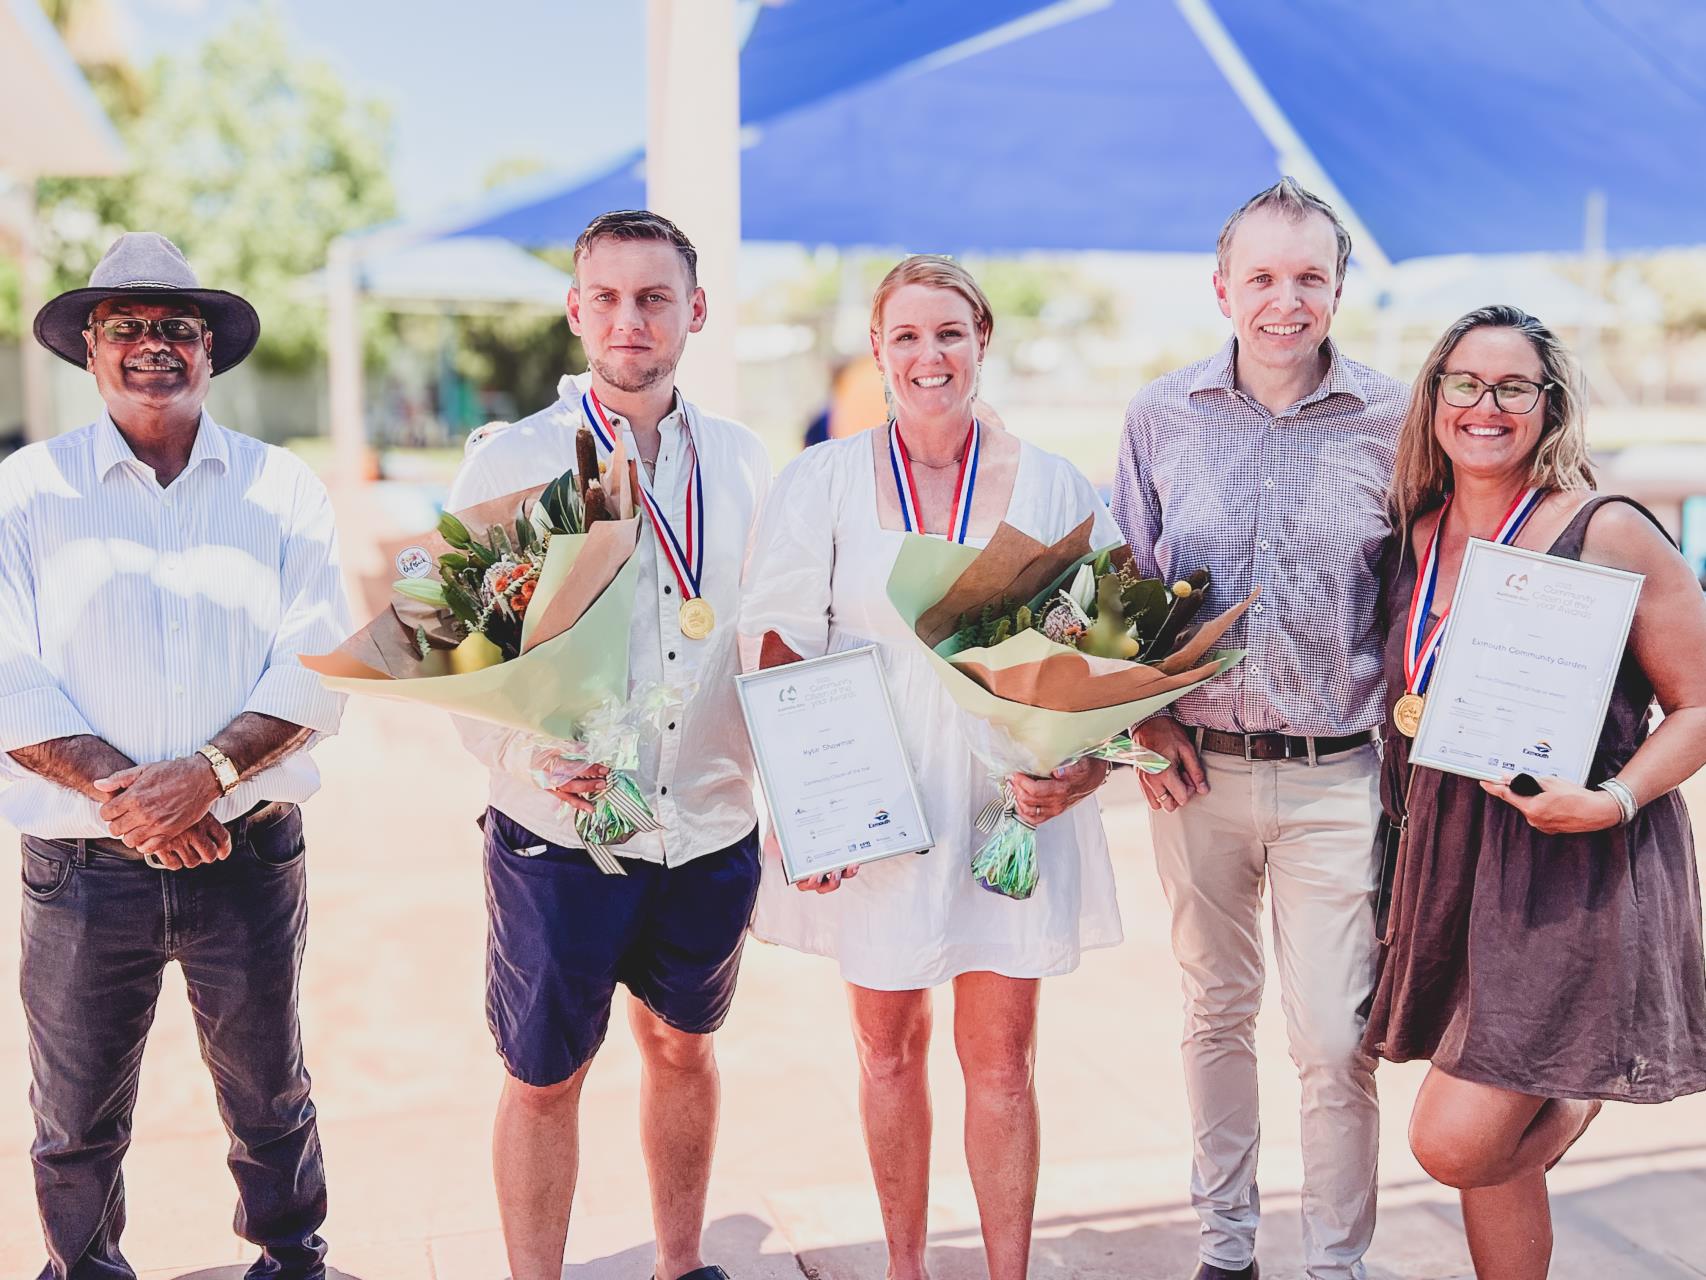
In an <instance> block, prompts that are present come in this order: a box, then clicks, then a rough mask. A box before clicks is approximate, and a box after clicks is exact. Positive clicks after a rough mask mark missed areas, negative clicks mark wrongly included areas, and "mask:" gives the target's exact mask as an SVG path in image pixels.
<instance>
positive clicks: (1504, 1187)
mask: <svg viewBox="0 0 1706 1280" xmlns="http://www.w3.org/2000/svg"><path fill="white" fill-rule="evenodd" d="M1598 1109H1599V1104H1598V1103H1595V1102H1579V1101H1574V1100H1571V1099H1563V1098H1537V1097H1534V1096H1532V1095H1530V1094H1524V1093H1515V1092H1512V1091H1511V1090H1509V1089H1499V1088H1496V1087H1494V1086H1492V1085H1485V1084H1477V1083H1475V1082H1474V1081H1471V1080H1460V1079H1458V1078H1457V1077H1455V1076H1452V1075H1448V1074H1447V1073H1446V1072H1444V1071H1441V1070H1440V1069H1439V1068H1438V1067H1435V1068H1433V1069H1432V1070H1431V1071H1429V1072H1428V1075H1427V1078H1426V1079H1425V1080H1424V1081H1423V1082H1422V1088H1421V1091H1420V1092H1419V1093H1418V1094H1417V1095H1416V1109H1415V1111H1414V1112H1413V1113H1412V1114H1411V1117H1410V1149H1411V1150H1412V1151H1414V1152H1415V1154H1416V1159H1417V1160H1419V1161H1420V1162H1421V1164H1422V1167H1423V1168H1424V1169H1426V1170H1427V1171H1428V1174H1429V1175H1430V1176H1431V1177H1433V1178H1434V1179H1435V1180H1437V1181H1439V1182H1442V1183H1444V1184H1446V1185H1447V1186H1451V1187H1456V1188H1457V1189H1458V1191H1459V1192H1460V1193H1461V1198H1462V1202H1463V1230H1464V1234H1465V1235H1466V1236H1467V1237H1468V1240H1469V1255H1470V1257H1471V1258H1473V1259H1474V1262H1475V1274H1476V1276H1477V1277H1479V1280H1544V1277H1545V1275H1546V1273H1547V1271H1548V1269H1549V1268H1550V1266H1551V1263H1552V1210H1551V1205H1550V1203H1549V1201H1548V1198H1547V1194H1546V1169H1547V1167H1548V1166H1549V1165H1551V1164H1552V1163H1554V1162H1555V1161H1556V1160H1557V1159H1558V1157H1559V1156H1561V1155H1562V1154H1563V1153H1564V1151H1565V1150H1566V1149H1567V1148H1568V1147H1569V1145H1570V1144H1571V1143H1573V1142H1574V1141H1575V1140H1576V1139H1577V1138H1578V1137H1580V1136H1581V1133H1582V1130H1583V1128H1584V1127H1585V1126H1586V1125H1587V1123H1588V1121H1589V1120H1591V1119H1592V1118H1593V1115H1594V1114H1595V1113H1596V1112H1597V1111H1598Z"/></svg>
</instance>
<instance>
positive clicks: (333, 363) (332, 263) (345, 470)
mask: <svg viewBox="0 0 1706 1280" xmlns="http://www.w3.org/2000/svg"><path fill="white" fill-rule="evenodd" d="M356 270H357V264H356V254H355V249H354V247H353V246H352V245H351V244H350V243H349V242H348V241H347V240H343V239H338V240H334V241H332V244H331V246H330V248H329V249H328V250H327V254H326V393H327V400H328V409H329V420H330V432H331V437H332V459H333V461H332V474H333V476H334V477H335V478H336V481H337V483H338V484H340V485H351V486H353V485H355V484H357V483H359V482H360V481H362V480H365V479H366V478H367V474H368V461H367V458H368V445H367V418H366V414H365V411H364V406H363V404H362V383H363V378H362V347H361V293H360V289H359V282H358V280H357V278H356Z"/></svg>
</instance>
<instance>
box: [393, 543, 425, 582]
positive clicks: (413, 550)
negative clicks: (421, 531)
mask: <svg viewBox="0 0 1706 1280" xmlns="http://www.w3.org/2000/svg"><path fill="white" fill-rule="evenodd" d="M397 572H398V573H399V574H401V575H402V576H403V577H405V578H424V577H426V576H427V575H428V574H430V573H431V572H432V557H431V556H430V555H428V554H427V549H426V548H425V547H404V548H403V549H402V550H401V551H399V552H398V553H397Z"/></svg>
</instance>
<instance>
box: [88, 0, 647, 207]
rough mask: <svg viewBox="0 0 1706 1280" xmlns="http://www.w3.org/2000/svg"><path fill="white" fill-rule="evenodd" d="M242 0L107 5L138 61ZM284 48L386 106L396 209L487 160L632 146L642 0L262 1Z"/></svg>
mask: <svg viewBox="0 0 1706 1280" xmlns="http://www.w3.org/2000/svg"><path fill="white" fill-rule="evenodd" d="M255 2H256V0H119V4H120V5H122V7H123V11H124V12H125V14H126V17H127V19H128V20H129V21H130V22H132V23H133V24H134V31H133V32H132V35H133V36H134V41H135V44H134V47H135V48H136V50H137V55H138V58H139V60H147V59H149V58H151V57H152V56H153V55H155V54H157V53H164V52H171V51H173V50H175V49H182V48H184V47H185V46H186V45H192V46H193V45H194V44H196V43H199V42H200V40H202V39H203V38H205V37H206V36H207V34H208V33H210V32H211V31H213V30H215V29H217V28H218V27H219V26H220V25H222V24H223V23H224V22H225V21H226V20H227V19H228V18H229V16H230V15H231V14H232V13H233V12H235V11H237V10H238V9H240V8H243V7H245V6H247V5H250V4H253V3H255ZM274 7H275V8H276V9H277V10H278V11H279V12H280V13H281V14H282V15H283V17H284V19H285V22H286V24H287V26H288V27H289V29H290V31H291V34H292V36H293V38H294V40H295V43H296V46H297V47H298V49H300V50H302V51H304V52H308V53H312V54H314V55H316V56H318V57H320V58H323V59H324V60H325V61H327V62H329V63H330V64H331V65H332V66H334V67H335V68H337V70H338V71H339V73H340V74H341V75H342V77H343V79H344V82H345V84H346V85H348V86H349V88H350V89H352V90H353V91H355V92H356V93H358V94H362V95H364V96H371V97H377V98H380V99H382V100H384V101H385V102H387V103H389V104H390V106H391V110H392V118H393V124H394V128H395V150H394V157H395V158H394V162H393V165H392V178H393V180H394V181H395V182H396V185H397V197H398V201H399V204H400V206H401V210H402V212H403V213H404V214H406V215H409V216H419V215H423V214H428V213H431V212H433V211H435V210H437V209H441V208H444V207H446V206H451V205H456V204H459V203H461V202H463V201H465V200H468V199H470V198H471V197H473V196H475V195H477V194H478V192H479V190H480V183H481V179H482V178H483V176H484V175H485V173H486V172H487V170H489V169H490V168H491V167H492V166H493V165H494V164H496V163H497V162H499V161H501V160H507V159H511V158H515V157H525V158H531V159H536V160H539V161H542V162H544V163H545V164H546V165H547V166H548V167H550V168H552V169H555V170H564V171H572V170H577V169H580V168H581V167H583V166H588V165H591V164H594V163H595V162H597V161H600V160H604V159H613V158H615V157H617V156H620V155H622V154H623V153H624V152H627V151H629V150H631V149H632V148H634V147H636V146H638V145H640V144H642V143H643V142H644V140H645V129H646V121H645V114H646V95H645V83H644V75H645V70H644V68H645V16H646V5H645V0H472V2H471V3H466V2H465V3H454V2H452V0H274Z"/></svg>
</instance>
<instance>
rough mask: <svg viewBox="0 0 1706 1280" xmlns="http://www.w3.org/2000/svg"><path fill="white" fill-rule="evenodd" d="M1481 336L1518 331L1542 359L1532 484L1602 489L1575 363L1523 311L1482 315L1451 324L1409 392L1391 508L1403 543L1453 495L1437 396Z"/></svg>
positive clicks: (1501, 309) (1498, 309)
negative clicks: (1462, 351)
mask: <svg viewBox="0 0 1706 1280" xmlns="http://www.w3.org/2000/svg"><path fill="white" fill-rule="evenodd" d="M1476 329H1514V330H1516V332H1518V333H1520V334H1521V335H1522V336H1523V337H1525V338H1527V339H1528V342H1529V345H1530V346H1532V347H1533V348H1534V353H1535V355H1537V356H1539V357H1540V369H1541V375H1540V380H1541V381H1542V382H1543V383H1547V384H1549V385H1548V387H1547V389H1546V390H1545V391H1543V392H1541V395H1542V396H1543V397H1544V399H1543V400H1542V403H1543V404H1544V405H1545V406H1546V411H1545V415H1544V417H1543V419H1542V421H1541V426H1540V443H1539V444H1538V445H1537V446H1536V447H1535V450H1534V457H1533V458H1532V459H1530V461H1529V470H1528V475H1529V483H1530V484H1532V485H1537V486H1539V487H1540V488H1542V489H1595V488H1598V485H1597V484H1596V483H1595V481H1594V474H1593V464H1592V462H1591V461H1590V460H1589V455H1588V441H1587V423H1586V417H1585V412H1584V411H1585V409H1586V406H1587V384H1586V381H1585V380H1584V379H1583V377H1582V370H1581V366H1580V365H1579V364H1577V363H1576V358H1575V356H1573V355H1571V354H1570V351H1569V348H1568V347H1566V346H1565V345H1564V344H1563V343H1562V342H1560V341H1558V338H1557V335H1556V334H1554V333H1553V332H1552V330H1550V329H1548V328H1547V327H1546V326H1545V325H1544V324H1542V323H1541V322H1540V321H1538V320H1536V319H1535V318H1534V317H1533V316H1531V315H1529V314H1528V313H1527V312H1526V311H1521V310H1518V309H1517V308H1516V307H1510V306H1502V305H1500V306H1490V307H1478V308H1476V309H1475V310H1474V311H1471V312H1470V313H1469V314H1468V315H1466V316H1463V317H1462V318H1461V319H1459V320H1457V321H1456V322H1455V323H1453V324H1452V325H1451V327H1450V328H1448V329H1447V330H1446V331H1445V333H1444V334H1442V335H1441V336H1440V340H1439V341H1438V342H1436V343H1434V348H1433V350H1432V351H1430V352H1428V358H1427V359H1426V360H1425V361H1423V362H1422V368H1421V372H1420V373H1418V374H1417V375H1416V383H1415V386H1414V388H1413V389H1412V390H1411V392H1410V408H1409V411H1408V412H1407V413H1405V415H1404V424H1403V426H1401V427H1400V428H1399V429H1398V457H1397V460H1396V462H1395V464H1394V466H1393V471H1392V492H1391V506H1392V516H1393V520H1394V522H1395V523H1396V524H1397V526H1398V530H1399V532H1400V533H1402V534H1404V535H1406V536H1407V535H1408V533H1409V528H1410V522H1411V521H1412V520H1414V519H1415V518H1416V516H1418V515H1420V514H1421V513H1422V512H1424V511H1427V510H1429V509H1431V508H1432V507H1435V506H1437V505H1438V504H1439V503H1440V502H1442V501H1444V499H1445V495H1446V494H1447V493H1448V492H1450V490H1451V486H1452V477H1451V459H1450V458H1448V457H1446V456H1445V450H1443V449H1441V448H1440V446H1439V440H1438V439H1437V438H1436V437H1435V436H1434V394H1435V391H1436V390H1437V388H1438V386H1439V379H1440V375H1441V374H1443V373H1444V372H1445V364H1446V361H1447V360H1449V359H1451V353H1452V352H1453V351H1455V350H1456V349H1457V344H1458V343H1460V342H1462V341H1463V339H1464V338H1465V337H1466V336H1467V335H1468V334H1469V333H1471V332H1472V331H1474V330H1476Z"/></svg>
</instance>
